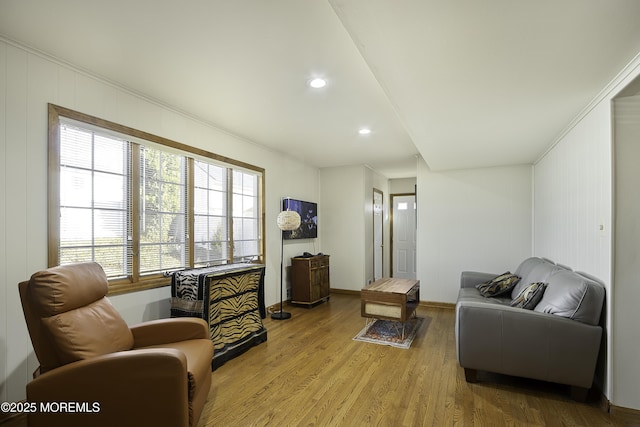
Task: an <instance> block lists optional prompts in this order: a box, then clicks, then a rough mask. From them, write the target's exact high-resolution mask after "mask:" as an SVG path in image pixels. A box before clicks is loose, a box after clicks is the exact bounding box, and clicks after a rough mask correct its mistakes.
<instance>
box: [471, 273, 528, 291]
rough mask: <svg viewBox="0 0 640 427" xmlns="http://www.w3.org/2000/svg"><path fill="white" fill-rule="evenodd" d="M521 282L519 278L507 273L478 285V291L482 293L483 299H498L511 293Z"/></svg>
mask: <svg viewBox="0 0 640 427" xmlns="http://www.w3.org/2000/svg"><path fill="white" fill-rule="evenodd" d="M519 280H520V277H519V276H516V275H515V274H511V272H510V271H507V272H506V273H503V274H501V275H499V276H497V277H494V278H493V279H491V280H489V281H487V282H483V283H480V284H478V285H476V289H478V290H479V291H480V295H482V296H483V297H496V296H499V295H502V294H506V293H507V292H509V291H510V290H511V289H512V288H513V287H514V286H515V285H516V283H518V281H519Z"/></svg>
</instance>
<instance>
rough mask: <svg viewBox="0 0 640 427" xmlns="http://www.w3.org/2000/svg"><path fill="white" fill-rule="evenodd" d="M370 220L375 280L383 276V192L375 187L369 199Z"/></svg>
mask: <svg viewBox="0 0 640 427" xmlns="http://www.w3.org/2000/svg"><path fill="white" fill-rule="evenodd" d="M376 193H377V194H380V214H381V218H380V219H381V220H380V246H381V248H382V249H381V255H380V277H376V220H375V218H376ZM371 215H372V218H371V222H372V228H373V236H372V242H371V244H372V246H373V254H372V255H373V263H372V264H373V276H372V277H373V278H374V279H375V280H377V279H380V278H382V277H384V249H385V248H384V192H383V191H382V190H379V189H377V188H375V187H374V188H373V194H372V199H371Z"/></svg>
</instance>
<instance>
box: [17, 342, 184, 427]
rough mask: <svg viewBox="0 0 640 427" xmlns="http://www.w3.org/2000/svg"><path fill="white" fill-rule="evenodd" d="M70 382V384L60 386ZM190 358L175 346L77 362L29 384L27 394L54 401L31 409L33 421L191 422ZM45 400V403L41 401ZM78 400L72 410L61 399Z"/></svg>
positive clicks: (35, 425)
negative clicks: (66, 407)
mask: <svg viewBox="0 0 640 427" xmlns="http://www.w3.org/2000/svg"><path fill="white" fill-rule="evenodd" d="M61 384H64V387H60V385H61ZM187 388H188V383H187V360H186V357H185V356H184V354H182V352H180V351H178V350H174V349H149V350H131V351H122V352H117V353H111V354H107V355H103V356H98V357H95V358H92V359H87V360H81V361H78V362H73V363H70V364H68V365H64V366H62V367H59V368H56V369H54V370H51V371H48V372H46V373H44V374H42V375H40V376H39V377H37V378H36V379H35V380H33V381H31V382H30V383H28V384H27V400H28V401H29V402H37V404H38V405H45V409H46V405H53V406H51V408H50V409H51V410H49V411H47V410H41V406H38V409H39V410H37V411H35V412H34V413H29V414H28V423H29V426H31V427H39V426H53V425H64V426H66V427H76V426H77V427H80V426H89V425H90V426H93V427H102V426H105V427H106V426H116V425H119V424H122V422H123V421H124V420H126V424H127V425H171V426H185V427H186V426H188V423H189V407H188V401H187V396H188V394H187V391H188V390H187ZM40 402H42V403H40ZM66 402H73V405H76V403H77V405H80V406H74V407H73V408H71V409H70V410H59V409H60V407H59V405H60V404H61V403H66Z"/></svg>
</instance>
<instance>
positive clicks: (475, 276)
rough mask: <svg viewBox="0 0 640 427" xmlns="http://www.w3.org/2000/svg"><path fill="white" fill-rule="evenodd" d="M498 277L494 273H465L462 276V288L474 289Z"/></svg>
mask: <svg viewBox="0 0 640 427" xmlns="http://www.w3.org/2000/svg"><path fill="white" fill-rule="evenodd" d="M496 276H498V275H497V274H493V273H483V272H480V271H463V272H462V274H461V275H460V287H461V288H473V287H474V286H476V285H477V284H479V283H482V282H486V281H487V280H491V279H493V278H494V277H496Z"/></svg>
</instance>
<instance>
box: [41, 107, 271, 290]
mask: <svg viewBox="0 0 640 427" xmlns="http://www.w3.org/2000/svg"><path fill="white" fill-rule="evenodd" d="M49 111H50V114H49V118H50V123H49V126H50V132H49V150H50V155H49V163H50V167H49V174H50V176H49V190H50V195H51V196H50V198H49V265H50V266H54V265H59V264H68V263H71V262H81V261H95V262H98V263H100V264H101V265H102V267H103V268H104V270H105V272H106V274H107V276H108V278H109V280H110V287H111V291H110V292H111V293H119V292H126V291H131V290H140V289H148V288H151V287H156V286H162V285H166V284H168V283H169V279H168V278H167V277H166V274H165V273H167V272H170V271H173V270H177V269H184V268H192V267H204V266H209V265H218V264H226V263H231V262H235V261H241V260H244V261H248V260H255V261H262V262H264V237H263V236H264V231H263V230H264V222H263V221H264V219H263V218H264V216H263V213H262V212H263V200H262V194H263V193H264V188H263V186H264V170H263V169H261V168H258V167H255V166H252V165H248V164H245V163H242V162H237V161H234V160H231V159H228V158H223V157H220V156H217V155H215V154H212V153H208V152H206V151H203V150H199V149H196V148H193V147H188V146H186V145H183V144H180V143H178V142H175V141H170V140H166V139H164V138H160V137H157V136H154V135H150V134H147V133H144V132H141V131H137V130H134V129H131V128H127V127H124V126H121V125H118V124H115V123H111V122H107V121H104V120H101V119H98V118H95V117H91V116H88V115H85V114H82V113H78V112H75V111H72V110H68V109H65V108H62V107H58V106H55V105H50V106H49Z"/></svg>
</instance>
